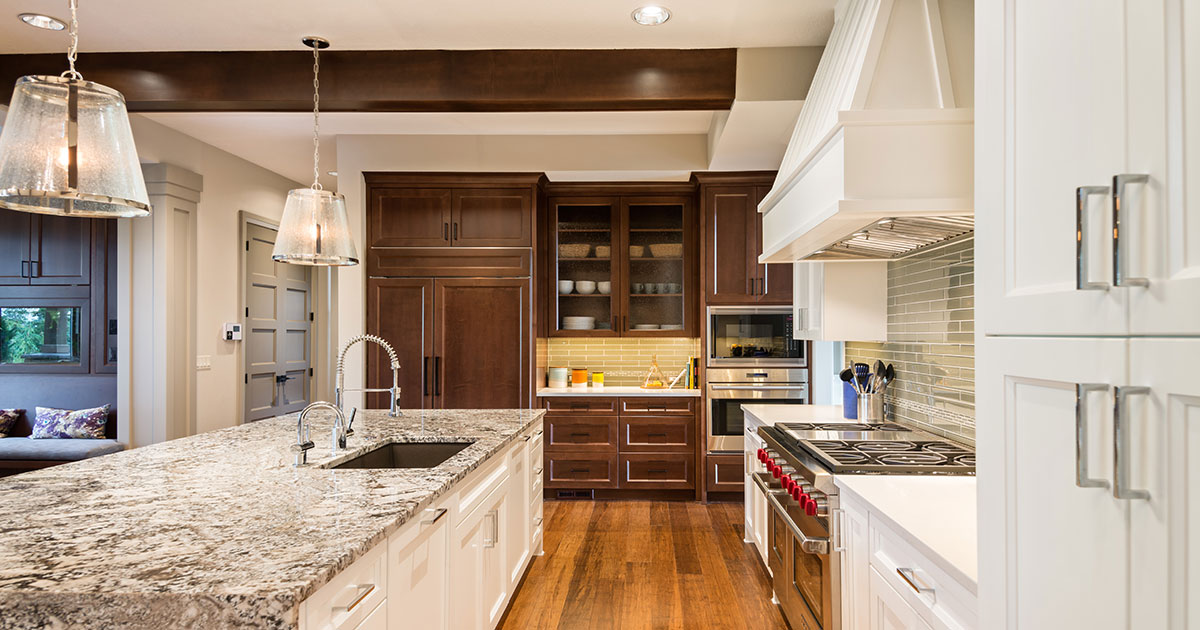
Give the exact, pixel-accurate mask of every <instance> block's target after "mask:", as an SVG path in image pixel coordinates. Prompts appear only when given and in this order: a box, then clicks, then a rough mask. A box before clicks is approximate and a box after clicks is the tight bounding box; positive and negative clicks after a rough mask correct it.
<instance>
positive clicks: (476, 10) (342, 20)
mask: <svg viewBox="0 0 1200 630" xmlns="http://www.w3.org/2000/svg"><path fill="white" fill-rule="evenodd" d="M649 3H651V2H650V0H645V1H640V0H622V1H617V0H442V1H440V2H431V1H429V0H422V1H420V2H417V1H413V0H337V1H334V2H330V1H329V0H194V1H182V0H119V1H113V0H107V1H102V0H83V1H82V2H81V3H80V5H81V6H80V7H79V19H80V23H81V26H80V40H79V45H80V50H82V51H84V52H87V51H104V52H115V51H167V50H303V48H302V46H301V45H300V42H299V40H300V37H301V36H304V35H320V36H323V37H326V38H328V39H330V40H331V41H332V42H333V45H334V47H335V48H337V49H343V50H351V49H354V50H406V49H445V50H458V49H493V48H494V49H504V48H735V47H736V48H752V47H763V46H813V45H815V46H820V45H824V44H825V41H826V40H827V39H828V38H829V33H830V31H831V30H832V28H833V6H834V4H835V0H662V4H664V5H665V6H667V7H668V8H670V9H671V11H672V12H673V17H672V18H671V20H670V21H668V22H667V23H666V24H663V25H661V26H655V27H647V26H640V25H638V24H636V23H634V22H633V20H631V19H630V17H629V14H630V12H631V11H632V10H633V9H635V8H637V7H638V6H641V5H643V4H649ZM66 4H67V3H66V0H5V2H4V3H3V8H2V9H0V53H13V52H21V53H35V52H57V51H61V50H64V49H65V46H66V34H65V33H62V32H57V33H56V32H52V31H45V30H41V29H37V28H33V27H30V26H27V25H25V24H24V23H22V22H21V21H20V20H18V19H17V14H18V13H21V12H33V13H44V14H48V15H52V16H55V17H58V18H60V19H65V18H66V17H67V11H66ZM80 70H81V71H83V73H84V74H85V75H86V74H87V61H86V56H85V57H84V58H82V59H80Z"/></svg>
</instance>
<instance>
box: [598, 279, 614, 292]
mask: <svg viewBox="0 0 1200 630" xmlns="http://www.w3.org/2000/svg"><path fill="white" fill-rule="evenodd" d="M596 290H598V291H600V295H608V294H610V293H612V283H611V282H609V281H608V280H604V281H602V282H597V283H596Z"/></svg>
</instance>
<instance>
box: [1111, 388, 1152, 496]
mask: <svg viewBox="0 0 1200 630" xmlns="http://www.w3.org/2000/svg"><path fill="white" fill-rule="evenodd" d="M1149 393H1150V388H1149V387H1119V386H1118V387H1117V388H1116V402H1114V403H1113V496H1114V497H1116V498H1118V499H1131V500H1132V499H1145V500H1149V499H1150V493H1149V492H1148V491H1146V490H1131V489H1130V488H1129V426H1128V422H1129V413H1128V412H1129V409H1128V405H1127V403H1128V400H1129V397H1130V396H1145V395H1148V394H1149Z"/></svg>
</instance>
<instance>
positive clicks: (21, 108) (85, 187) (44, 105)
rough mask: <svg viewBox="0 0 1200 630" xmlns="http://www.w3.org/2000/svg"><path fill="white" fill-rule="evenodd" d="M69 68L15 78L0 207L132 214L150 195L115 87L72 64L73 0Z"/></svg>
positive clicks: (142, 209) (139, 212)
mask: <svg viewBox="0 0 1200 630" xmlns="http://www.w3.org/2000/svg"><path fill="white" fill-rule="evenodd" d="M69 5H70V9H71V24H70V31H69V32H70V36H71V44H70V47H69V48H68V51H67V61H68V64H69V66H70V67H69V69H68V70H67V71H66V72H64V73H63V74H62V76H58V77H54V76H24V77H21V78H20V79H18V80H17V84H16V87H14V88H13V95H12V101H11V102H10V103H9V109H8V117H7V119H6V121H5V125H4V129H3V132H2V133H0V208H8V209H11V210H21V211H24V212H37V213H42V214H60V215H70V216H79V217H139V216H146V215H148V214H150V199H149V196H148V195H147V194H146V183H145V181H144V180H143V179H142V167H141V164H140V163H139V161H138V156H137V148H136V147H135V146H134V144H133V131H132V130H131V129H130V128H129V114H128V112H127V111H126V109H125V97H123V96H121V93H120V92H118V91H116V90H114V89H112V88H109V87H106V86H103V85H100V84H99V83H92V82H91V81H84V80H83V75H81V74H80V73H79V72H78V71H76V70H75V59H76V51H77V49H78V46H79V22H78V19H77V18H76V7H77V3H76V0H69Z"/></svg>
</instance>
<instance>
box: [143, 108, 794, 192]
mask: <svg viewBox="0 0 1200 630" xmlns="http://www.w3.org/2000/svg"><path fill="white" fill-rule="evenodd" d="M141 116H144V117H146V118H149V119H151V120H153V121H156V122H158V123H161V124H163V125H166V126H167V127H170V128H172V129H175V130H177V131H180V132H183V133H185V134H187V135H189V136H192V137H194V138H199V139H200V140H203V141H204V142H207V143H208V144H211V145H213V146H215V147H217V148H219V149H222V150H224V151H228V152H229V153H232V154H234V155H236V156H238V157H240V158H242V159H245V160H248V161H250V162H253V163H255V164H258V165H259V166H262V167H263V168H266V169H267V170H270V171H273V172H276V173H279V174H280V175H283V176H284V177H287V178H290V179H293V180H295V181H297V182H309V181H311V180H312V114H310V113H299V112H297V113H241V112H205V113H159V114H141ZM712 118H713V112H711V111H671V112H511V113H499V112H480V113H475V112H466V113H368V112H330V113H327V114H321V164H322V167H321V171H322V173H321V175H322V182H321V183H322V185H324V186H326V187H329V188H331V189H332V188H335V187H336V182H335V181H334V180H333V179H332V178H331V177H329V176H328V175H327V172H328V171H331V170H336V168H337V155H336V146H337V144H336V137H337V136H344V135H350V136H354V135H362V136H403V135H422V136H430V135H454V136H491V135H504V136H591V135H605V136H620V135H630V136H632V135H680V134H686V135H704V134H706V133H708V130H709V126H710V125H711V123H712ZM781 135H782V134H781Z"/></svg>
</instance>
